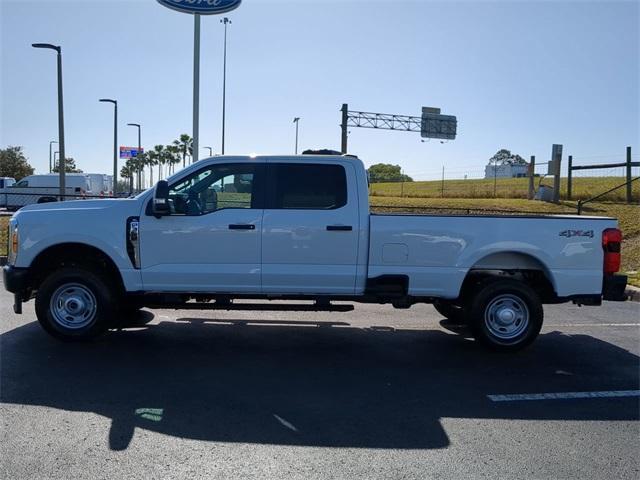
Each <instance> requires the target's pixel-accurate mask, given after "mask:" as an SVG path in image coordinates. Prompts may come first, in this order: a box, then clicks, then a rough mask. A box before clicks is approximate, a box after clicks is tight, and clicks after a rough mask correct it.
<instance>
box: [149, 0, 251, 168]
mask: <svg viewBox="0 0 640 480" xmlns="http://www.w3.org/2000/svg"><path fill="white" fill-rule="evenodd" d="M157 2H158V3H159V4H160V5H163V6H165V7H167V8H170V9H172V10H177V11H178V12H183V13H190V14H192V15H193V154H192V155H193V156H192V161H193V162H197V161H198V153H199V150H200V147H199V145H198V144H199V137H200V16H201V15H219V14H221V13H226V12H230V11H231V10H235V9H236V8H238V7H239V6H240V4H241V3H242V0H215V1H206V2H202V1H200V2H196V1H185V0H157ZM223 22H224V24H225V42H226V27H227V23H230V22H229V20H228V19H227V18H225V19H224V20H223ZM225 47H226V46H225ZM225 55H226V48H225ZM225 60H226V59H225ZM225 68H226V63H225ZM224 74H225V77H226V71H225V73H224ZM225 81H226V78H225ZM222 153H224V101H223V122H222Z"/></svg>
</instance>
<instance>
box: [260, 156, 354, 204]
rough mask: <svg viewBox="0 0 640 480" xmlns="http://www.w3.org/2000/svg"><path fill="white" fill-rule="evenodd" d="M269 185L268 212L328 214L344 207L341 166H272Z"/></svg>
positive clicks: (344, 196) (344, 193) (344, 177)
mask: <svg viewBox="0 0 640 480" xmlns="http://www.w3.org/2000/svg"><path fill="white" fill-rule="evenodd" d="M269 185H270V186H271V187H272V194H271V195H270V197H271V198H270V202H269V203H270V205H269V208H275V209H312V210H331V209H335V208H340V207H344V206H345V205H346V204H347V177H346V174H345V171H344V167H343V166H342V165H326V164H297V163H281V164H273V165H270V181H269Z"/></svg>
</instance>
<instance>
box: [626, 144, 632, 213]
mask: <svg viewBox="0 0 640 480" xmlns="http://www.w3.org/2000/svg"><path fill="white" fill-rule="evenodd" d="M626 167H627V203H631V147H627V165H626Z"/></svg>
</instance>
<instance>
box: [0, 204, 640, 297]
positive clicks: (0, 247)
mask: <svg viewBox="0 0 640 480" xmlns="http://www.w3.org/2000/svg"><path fill="white" fill-rule="evenodd" d="M370 200H371V207H372V210H373V211H378V212H384V211H396V212H397V211H402V210H403V209H406V207H411V211H415V212H424V213H437V212H443V213H448V212H450V213H464V212H460V211H454V210H448V211H447V210H446V209H452V208H463V209H467V208H468V209H471V210H474V211H475V210H482V211H487V212H491V211H492V210H493V211H496V210H499V211H504V210H506V211H513V212H538V213H549V214H563V213H564V214H567V213H568V214H575V212H576V207H575V205H576V203H575V202H568V201H565V202H562V203H561V204H560V205H554V204H550V203H544V202H536V201H530V200H525V199H519V198H509V199H505V198H501V199H493V198H474V199H470V198H416V197H410V198H407V197H402V198H401V197H381V196H372V197H371V198H370ZM384 207H393V208H384ZM414 209H417V210H414ZM435 209H445V210H444V211H443V210H435ZM584 214H585V215H601V216H610V217H615V218H617V219H618V221H619V222H620V227H621V228H622V232H623V236H624V240H623V245H622V271H624V272H638V271H640V205H626V204H620V203H606V202H604V203H591V204H587V205H586V206H585V208H584ZM8 223H9V217H0V255H6V254H7V225H8ZM629 283H632V284H634V285H636V286H638V287H640V276H639V275H638V274H637V273H636V274H632V275H630V276H629Z"/></svg>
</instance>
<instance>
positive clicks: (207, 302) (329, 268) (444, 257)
mask: <svg viewBox="0 0 640 480" xmlns="http://www.w3.org/2000/svg"><path fill="white" fill-rule="evenodd" d="M620 242H621V232H620V230H618V229H617V222H616V220H615V219H612V218H603V217H583V216H539V217H536V216H482V215H481V216H474V215H464V216H462V215H406V214H398V215H393V214H391V215H386V214H385V215H381V214H371V213H370V212H369V202H368V185H367V174H366V171H365V168H364V165H363V163H362V162H361V161H360V160H359V159H358V158H356V157H353V156H348V155H345V156H339V155H303V156H256V157H249V156H220V157H214V158H209V159H206V160H202V161H199V162H197V163H195V164H193V165H191V166H189V167H188V168H186V169H185V170H183V171H181V172H179V173H177V174H175V175H174V176H172V177H171V178H169V179H168V180H167V181H161V182H159V183H158V184H157V185H156V187H155V188H153V189H150V190H148V191H145V192H143V193H141V194H140V195H138V196H137V197H134V198H129V199H113V200H86V201H70V202H64V203H48V204H42V205H30V206H27V207H25V208H23V209H21V210H20V211H19V212H18V213H16V214H15V215H14V216H13V217H12V219H11V221H10V225H9V255H8V265H7V266H6V267H5V268H4V285H5V288H6V289H7V290H9V291H10V292H13V293H14V294H15V305H14V309H15V311H16V312H17V313H20V312H21V308H22V302H24V301H27V300H29V299H31V298H35V307H36V314H37V317H38V320H39V321H40V323H41V324H42V326H43V327H44V328H45V329H46V331H47V332H49V333H50V334H52V335H54V336H56V337H58V338H62V339H86V338H90V337H94V336H96V335H98V334H100V333H102V332H104V331H105V330H107V329H109V328H113V327H117V326H118V321H119V320H120V319H121V318H126V316H127V315H131V314H133V313H134V312H135V311H137V310H138V309H140V308H142V307H151V308H153V307H160V306H164V307H168V308H203V309H216V308H219V309H241V308H251V309H256V308H261V306H260V304H256V303H255V302H249V303H247V302H244V303H242V300H243V299H262V300H275V299H279V300H282V299H284V300H312V301H314V302H315V303H311V304H309V303H308V304H306V305H304V306H303V305H300V309H302V308H303V307H304V308H309V309H314V310H316V309H317V310H324V309H327V310H340V309H344V308H345V307H349V308H352V305H343V304H332V303H331V302H332V301H350V302H373V303H390V304H392V305H393V306H394V307H396V308H408V307H410V306H411V305H413V304H415V303H432V304H434V306H435V307H436V309H438V311H439V312H440V313H441V314H443V315H444V316H445V317H447V318H449V319H450V320H451V321H452V322H465V323H468V325H469V326H470V328H471V330H472V332H473V334H474V336H475V338H476V339H477V340H478V341H480V342H482V343H484V344H485V345H487V346H489V347H492V348H494V349H498V350H517V349H519V348H522V347H524V346H526V345H528V344H529V343H531V342H532V341H533V340H534V339H535V338H536V336H537V335H538V333H539V331H540V328H541V326H542V320H543V310H542V305H543V304H544V303H560V302H570V301H573V302H574V303H578V304H581V305H600V304H601V302H602V299H603V298H604V299H605V300H624V299H625V294H624V290H625V286H626V277H624V276H622V275H614V274H615V273H616V272H617V271H618V269H619V265H620ZM264 308H269V309H274V308H278V309H279V308H282V309H296V308H297V306H296V305H292V304H290V303H276V304H270V303H265V304H264Z"/></svg>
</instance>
